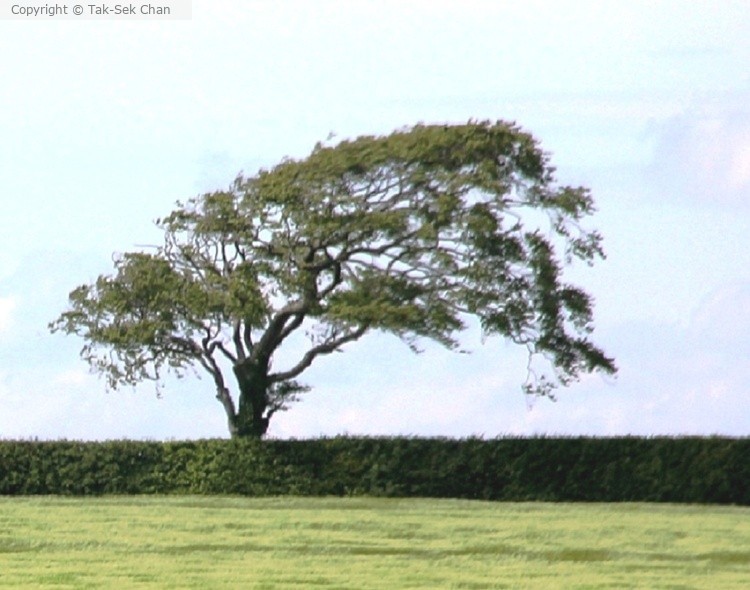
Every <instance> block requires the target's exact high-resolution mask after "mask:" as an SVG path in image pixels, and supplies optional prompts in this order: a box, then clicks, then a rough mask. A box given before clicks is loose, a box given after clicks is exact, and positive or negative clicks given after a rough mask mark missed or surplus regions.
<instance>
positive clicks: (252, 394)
mask: <svg viewBox="0 0 750 590" xmlns="http://www.w3.org/2000/svg"><path fill="white" fill-rule="evenodd" d="M233 370H234V374H235V376H236V377H237V383H238V384H239V390H240V404H239V410H238V411H237V417H236V419H235V421H234V428H233V429H230V430H232V432H231V434H232V438H239V437H251V438H262V437H263V435H265V434H266V431H267V430H268V421H269V418H268V416H267V415H266V409H267V408H268V395H267V393H268V365H267V363H266V364H261V363H257V362H251V361H249V360H246V361H243V362H242V363H238V364H236V365H234V367H233Z"/></svg>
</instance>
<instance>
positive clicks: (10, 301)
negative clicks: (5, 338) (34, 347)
mask: <svg viewBox="0 0 750 590" xmlns="http://www.w3.org/2000/svg"><path fill="white" fill-rule="evenodd" d="M15 308H16V298H15V297H0V333H2V332H6V331H7V330H8V328H9V327H10V325H11V321H12V314H13V310H15Z"/></svg>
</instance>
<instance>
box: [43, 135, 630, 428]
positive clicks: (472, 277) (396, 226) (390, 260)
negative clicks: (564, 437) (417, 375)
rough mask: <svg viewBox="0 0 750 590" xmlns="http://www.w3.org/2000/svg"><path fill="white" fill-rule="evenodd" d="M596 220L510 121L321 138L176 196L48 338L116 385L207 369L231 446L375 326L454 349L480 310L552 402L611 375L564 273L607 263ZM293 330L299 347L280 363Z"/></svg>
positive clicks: (489, 331) (588, 303)
mask: <svg viewBox="0 0 750 590" xmlns="http://www.w3.org/2000/svg"><path fill="white" fill-rule="evenodd" d="M593 211H594V202H593V200H592V197H591V195H590V193H589V191H588V190H587V189H586V188H582V187H570V186H558V185H557V184H556V181H555V178H554V168H552V167H551V166H550V163H549V158H548V155H547V154H545V153H544V152H543V151H542V150H541V149H540V147H539V144H538V142H537V141H536V140H535V139H534V138H533V137H532V136H531V135H529V134H528V133H526V132H523V131H522V130H521V129H520V128H519V127H517V126H516V125H515V124H510V123H506V122H502V121H501V122H497V123H492V122H469V123H468V124H464V125H417V126H415V127H411V128H406V129H402V130H399V131H395V132H394V133H392V134H390V135H388V136H384V137H370V136H367V137H359V138H357V139H355V140H351V141H343V142H341V143H339V144H338V145H336V146H326V145H322V144H318V145H316V146H315V149H314V150H313V151H312V153H311V154H310V155H309V156H308V157H307V158H305V159H302V160H292V159H287V160H284V161H282V162H281V163H280V164H278V165H277V166H275V167H274V168H272V169H270V170H260V171H259V172H258V173H257V174H256V175H254V176H252V177H244V176H239V177H238V178H237V179H236V180H235V181H234V183H233V185H232V186H231V187H230V188H229V190H226V191H220V192H213V193H209V194H204V195H201V196H199V197H196V198H193V199H190V200H189V201H187V202H185V203H177V208H176V209H175V210H174V211H173V212H172V213H171V214H170V215H168V216H167V217H165V218H163V219H159V220H157V221H156V223H157V225H158V227H160V228H161V229H162V230H163V232H164V244H163V245H162V246H160V247H158V248H155V249H154V250H153V251H149V252H133V253H127V254H124V255H122V256H120V257H119V259H118V260H117V261H116V263H115V272H114V273H113V274H112V275H111V276H100V277H99V278H98V280H97V281H96V282H95V283H94V284H91V285H84V286H80V287H78V288H77V289H75V290H74V291H72V292H71V294H70V308H69V310H68V311H65V312H64V313H62V315H61V316H60V317H59V318H58V319H57V320H56V321H54V322H52V323H51V324H50V329H51V330H52V331H63V332H65V333H68V334H70V333H75V334H77V335H79V336H81V337H82V338H83V339H84V341H85V345H84V346H83V349H82V351H81V356H82V357H83V358H84V359H85V360H86V361H88V362H89V363H90V365H91V366H92V368H93V369H94V370H96V371H99V372H101V373H103V374H104V375H106V377H107V380H108V384H109V386H111V387H117V386H120V385H124V384H129V385H134V384H136V383H138V382H140V381H143V380H156V381H157V382H158V381H159V380H160V378H161V376H162V374H163V372H164V371H165V370H173V371H175V372H176V373H177V374H178V375H183V374H184V373H185V371H186V370H187V369H189V368H191V367H199V368H202V369H203V370H205V371H206V372H207V373H208V374H209V375H210V376H211V378H212V380H213V383H214V385H215V390H216V397H217V399H218V400H219V402H221V405H222V406H223V408H224V411H225V412H226V416H227V419H228V422H229V431H230V433H231V435H232V436H233V437H241V436H251V437H261V436H263V435H264V434H265V433H266V431H267V429H268V424H269V420H270V419H271V417H272V416H273V415H274V413H275V412H277V411H279V410H281V409H284V408H285V407H286V406H287V405H288V404H289V403H290V402H291V401H293V400H295V399H296V397H297V396H298V394H299V393H300V392H302V391H304V390H305V389H306V388H305V387H303V386H302V385H300V384H299V383H298V382H297V381H296V378H297V377H298V376H299V375H300V374H301V373H302V372H303V371H305V369H307V368H308V367H309V366H310V365H311V364H312V363H313V362H314V361H315V359H317V358H318V357H320V356H322V355H327V354H330V353H332V352H334V351H338V350H340V349H341V348H342V347H343V346H344V345H345V344H347V343H350V342H354V341H356V340H358V339H360V338H361V337H363V336H364V335H365V334H366V333H367V332H370V331H373V330H379V331H382V332H390V333H392V334H394V335H396V336H398V337H399V338H401V339H403V340H404V341H406V342H407V343H408V344H409V345H410V346H412V347H413V348H414V347H416V345H417V344H418V343H419V341H420V340H421V339H426V340H434V341H437V342H439V343H440V344H442V345H444V346H446V347H448V348H450V349H456V348H457V347H458V344H459V343H458V337H459V335H460V333H461V332H462V330H463V329H464V328H465V327H466V326H467V322H468V321H470V320H471V318H472V317H473V318H476V319H478V322H479V324H480V325H481V328H482V330H483V332H484V334H485V335H487V336H490V335H497V336H499V337H503V338H507V339H509V340H511V341H513V342H514V343H516V344H518V345H521V346H523V347H525V348H526V349H527V350H528V354H529V359H530V361H531V360H532V359H537V358H540V359H544V360H545V361H546V366H547V369H546V370H545V371H544V372H541V373H540V372H538V371H537V370H536V369H534V370H531V369H530V370H529V375H528V379H527V381H526V383H525V384H524V385H523V388H524V389H525V391H526V393H527V394H537V395H547V396H549V395H551V394H552V392H553V391H554V388H555V387H557V386H560V385H563V386H564V385H567V384H569V383H570V382H571V381H574V380H576V379H577V378H578V377H579V376H580V375H581V374H582V373H588V372H592V371H595V370H601V371H603V372H606V373H614V372H615V370H616V369H615V365H614V362H613V360H612V359H611V358H608V357H607V356H606V355H605V353H604V352H603V351H602V350H600V349H599V348H598V347H597V346H595V345H594V344H593V343H592V342H591V341H590V339H589V335H590V333H591V331H592V300H591V297H590V296H589V295H588V294H587V293H585V292H584V291H583V290H581V289H580V288H578V287H576V286H573V285H570V284H567V283H565V282H563V279H562V269H563V266H564V265H565V264H568V263H570V262H571V261H572V260H574V259H580V260H583V261H585V262H586V263H589V264H591V263H593V261H594V260H595V259H596V258H598V257H603V252H602V249H601V246H600V242H601V236H600V235H599V234H598V233H597V232H595V231H590V230H587V229H585V228H584V227H583V225H582V220H583V218H584V217H586V216H588V215H590V214H591V213H592V212H593ZM298 332H301V333H304V334H306V335H307V336H308V338H309V344H308V345H307V346H306V347H305V350H304V352H303V353H301V354H300V356H299V357H298V358H297V359H296V362H292V363H290V365H289V366H286V367H279V368H276V367H274V366H273V364H272V361H273V359H274V355H276V353H277V352H278V351H279V350H280V349H281V348H282V347H284V344H285V343H288V342H289V338H290V336H292V335H293V334H295V333H298ZM305 342H307V340H305ZM295 350H296V347H295ZM529 366H530V367H532V364H531V363H530V365H529ZM533 366H536V364H534V365H533ZM229 367H231V372H232V373H233V374H234V380H235V381H236V388H237V391H236V392H235V393H232V391H231V390H230V384H229V383H228V368H229Z"/></svg>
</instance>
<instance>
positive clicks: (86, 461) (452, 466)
mask: <svg viewBox="0 0 750 590" xmlns="http://www.w3.org/2000/svg"><path fill="white" fill-rule="evenodd" d="M0 494H3V495H33V494H61V495H99V494H237V495H248V496H268V495H289V494H293V495H338V496H342V495H371V496H393V497H443V498H471V499H482V500H500V501H581V502H584V501H585V502H633V501H641V502H689V503H719V504H739V505H750V438H723V437H713V438H699V437H687V438H665V437H658V438H638V437H622V438H497V439H489V440H484V439H478V438H469V439H461V440H456V439H448V438H353V437H337V438H321V439H314V440H266V441H257V440H198V441H185V442H143V441H109V442H85V443H84V442H75V441H55V442H45V441H0Z"/></svg>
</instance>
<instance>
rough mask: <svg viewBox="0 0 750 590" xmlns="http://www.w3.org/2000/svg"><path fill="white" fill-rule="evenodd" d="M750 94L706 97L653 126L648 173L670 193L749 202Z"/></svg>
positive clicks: (719, 202)
mask: <svg viewBox="0 0 750 590" xmlns="http://www.w3.org/2000/svg"><path fill="white" fill-rule="evenodd" d="M748 99H750V95H748V94H747V93H740V94H739V95H737V96H735V97H731V99H724V100H704V101H701V102H699V103H697V104H694V105H693V106H691V107H689V108H687V109H685V110H684V111H683V112H682V113H681V114H679V115H676V116H673V117H670V118H668V119H666V120H665V121H664V122H662V123H660V124H658V125H656V126H655V132H656V144H655V149H654V155H653V162H652V165H651V167H650V169H649V176H650V177H652V178H656V179H657V180H658V181H659V183H660V186H661V187H662V188H663V189H666V190H665V193H666V194H667V195H668V196H671V197H672V198H675V199H683V198H685V197H689V198H690V199H692V200H693V201H698V202H701V203H707V204H712V205H735V206H736V205H744V206H748V205H750V107H749V106H748V104H750V101H749V100H748Z"/></svg>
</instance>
